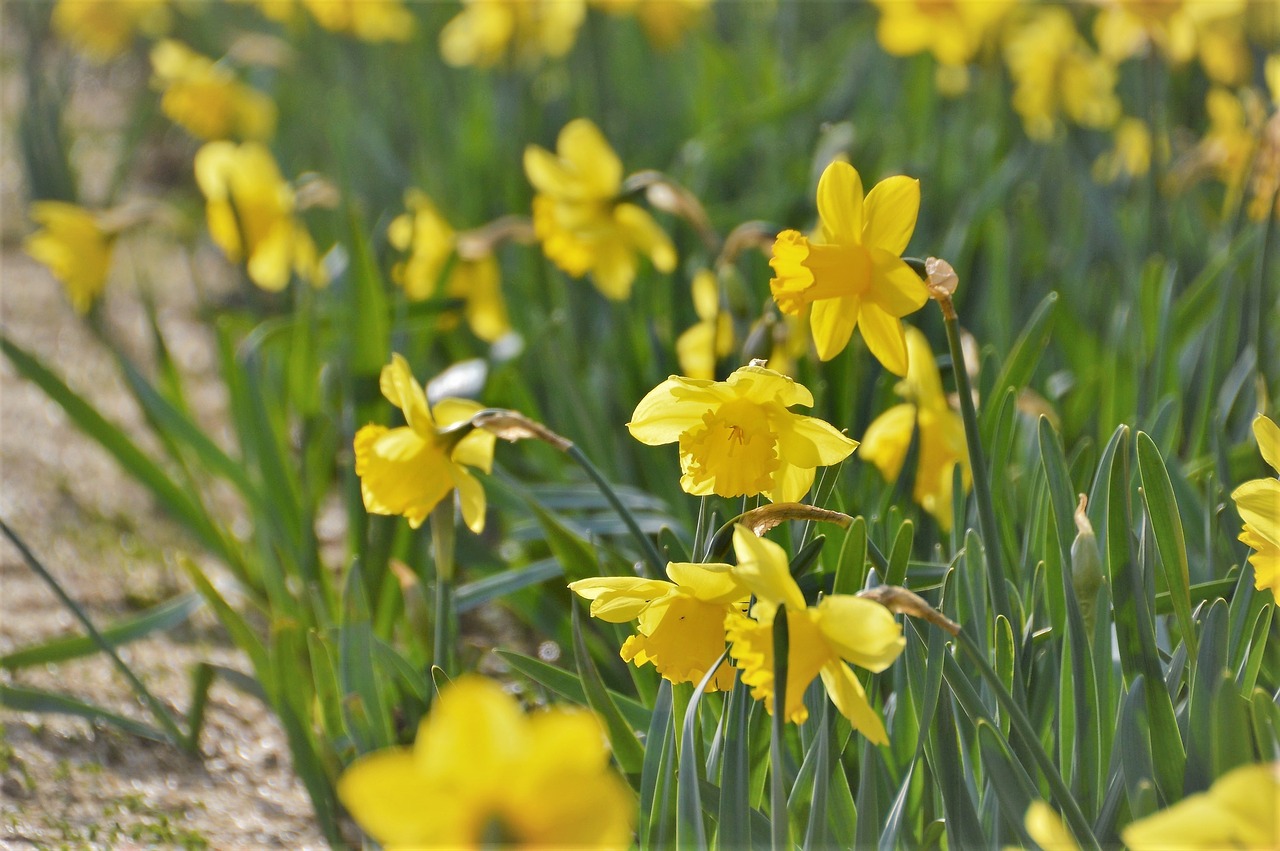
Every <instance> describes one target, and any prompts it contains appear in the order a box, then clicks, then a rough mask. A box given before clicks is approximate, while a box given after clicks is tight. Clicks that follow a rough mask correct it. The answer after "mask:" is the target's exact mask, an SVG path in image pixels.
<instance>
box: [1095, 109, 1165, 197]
mask: <svg viewBox="0 0 1280 851" xmlns="http://www.w3.org/2000/svg"><path fill="white" fill-rule="evenodd" d="M1111 135H1112V139H1113V143H1112V147H1111V150H1109V151H1106V152H1104V153H1103V154H1102V155H1100V156H1099V157H1098V158H1097V159H1096V160H1094V163H1093V179H1094V180H1096V181H1098V182H1099V183H1115V182H1116V181H1117V180H1119V179H1120V178H1122V177H1124V178H1133V177H1142V176H1144V175H1145V174H1146V173H1147V172H1148V171H1150V170H1151V131H1150V130H1149V129H1148V128H1147V123H1146V122H1145V121H1143V120H1142V119H1141V118H1124V119H1121V121H1120V123H1119V124H1117V125H1116V128H1115V130H1113V131H1112V134H1111Z"/></svg>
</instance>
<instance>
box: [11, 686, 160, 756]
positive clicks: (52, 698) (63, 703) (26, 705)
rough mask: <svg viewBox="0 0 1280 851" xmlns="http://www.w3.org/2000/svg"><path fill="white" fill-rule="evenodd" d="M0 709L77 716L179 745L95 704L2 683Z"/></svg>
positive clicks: (147, 725) (136, 722) (135, 734)
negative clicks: (1, 707)
mask: <svg viewBox="0 0 1280 851" xmlns="http://www.w3.org/2000/svg"><path fill="white" fill-rule="evenodd" d="M0 706H4V707H5V708H7V709H12V710H14V711H15V712H38V713H42V714H47V713H53V714H57V715H74V716H76V717H77V718H84V719H86V720H88V721H101V722H103V723H105V724H110V725H111V726H113V727H118V728H119V729H121V730H123V731H124V732H126V733H129V734H131V735H134V736H140V737H142V738H144V739H151V740H152V741H155V742H164V743H168V744H176V743H175V742H173V740H172V739H170V738H169V736H168V735H166V734H165V733H163V732H162V731H160V730H157V729H156V728H155V727H152V726H151V725H149V724H143V723H142V722H141V721H134V720H133V719H132V718H126V717H124V716H123V715H119V714H117V713H115V712H111V711H110V710H107V709H103V708H102V707H101V706H97V705H95V704H92V703H87V702H85V701H83V700H78V699H77V698H74V697H70V696H69V695H65V694H58V693H56V692H51V691H45V690H43V689H37V688H30V687H28V686H15V685H9V684H8V683H0Z"/></svg>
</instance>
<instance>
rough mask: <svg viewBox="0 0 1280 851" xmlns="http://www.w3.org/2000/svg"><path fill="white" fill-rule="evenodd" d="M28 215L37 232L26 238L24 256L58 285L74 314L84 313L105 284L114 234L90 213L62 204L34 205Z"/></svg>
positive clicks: (81, 208)
mask: <svg viewBox="0 0 1280 851" xmlns="http://www.w3.org/2000/svg"><path fill="white" fill-rule="evenodd" d="M29 214H30V216H31V220H32V221H33V222H35V223H36V224H37V225H39V226H40V227H41V230H38V231H36V232H35V233H33V234H31V236H29V237H27V241H26V244H25V245H24V246H23V247H24V248H25V249H26V252H27V254H29V255H31V256H32V257H33V258H35V259H36V260H38V261H40V262H41V263H43V264H44V265H45V266H48V267H49V272H50V273H51V274H52V275H53V276H54V277H55V278H57V279H58V280H59V281H61V282H62V286H63V287H64V288H65V289H66V291H67V298H68V299H70V301H71V306H72V307H74V308H75V309H76V312H77V313H81V314H84V313H88V312H89V308H90V307H92V306H93V302H94V301H95V300H96V299H97V298H98V296H99V295H101V294H102V290H103V288H104V287H106V284H107V272H108V271H109V269H110V267H111V249H112V246H113V245H114V244H115V236H114V234H111V233H108V232H107V231H106V230H105V229H104V228H103V227H102V225H101V223H100V222H99V220H98V217H97V216H95V215H94V214H93V213H91V212H89V211H88V210H86V209H85V208H83V207H78V206H76V205H75V204H68V203H66V202H64V201H36V202H34V203H32V205H31V210H30V213H29Z"/></svg>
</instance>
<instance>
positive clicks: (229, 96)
mask: <svg viewBox="0 0 1280 851" xmlns="http://www.w3.org/2000/svg"><path fill="white" fill-rule="evenodd" d="M151 66H152V68H153V69H154V70H155V85H156V86H157V87H158V88H159V89H161V91H163V92H164V93H163V94H162V95H161V96H160V109H161V111H163V112H164V114H165V115H167V116H169V118H170V119H172V120H173V121H174V122H175V123H176V124H179V125H181V126H182V127H184V128H186V129H187V130H188V131H189V132H190V133H191V134H192V135H193V136H197V137H199V138H201V139H228V138H232V137H236V138H241V139H267V138H269V137H270V136H271V134H272V133H274V132H275V126H276V105H275V103H274V102H273V101H272V100H271V98H269V97H267V96H266V95H264V94H263V93H262V92H259V91H258V90H256V89H254V88H252V87H250V86H247V85H245V84H244V83H242V82H240V81H239V80H237V79H236V76H235V74H233V73H232V71H231V69H230V68H228V67H227V66H226V65H224V64H222V63H218V62H214V61H213V60H212V59H209V58H208V57H207V56H201V55H200V54H198V53H196V52H195V51H193V50H191V49H190V48H188V47H187V46H186V45H184V44H182V43H181V42H179V41H174V40H173V39H165V40H164V41H162V42H160V43H159V44H157V45H156V46H155V47H153V48H152V49H151Z"/></svg>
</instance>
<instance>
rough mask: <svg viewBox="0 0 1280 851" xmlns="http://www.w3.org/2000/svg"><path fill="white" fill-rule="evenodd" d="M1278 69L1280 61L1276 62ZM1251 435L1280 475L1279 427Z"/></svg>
mask: <svg viewBox="0 0 1280 851" xmlns="http://www.w3.org/2000/svg"><path fill="white" fill-rule="evenodd" d="M1277 67H1280V61H1277ZM1253 435H1254V437H1256V438H1257V439H1258V451H1259V452H1261V453H1262V460H1263V461H1266V462H1267V463H1268V464H1270V465H1271V469H1273V470H1275V471H1276V473H1280V426H1277V425H1276V424H1275V423H1274V422H1273V421H1272V420H1271V419H1269V418H1268V417H1264V416H1262V415H1261V414H1259V415H1258V416H1256V417H1254V420H1253Z"/></svg>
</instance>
